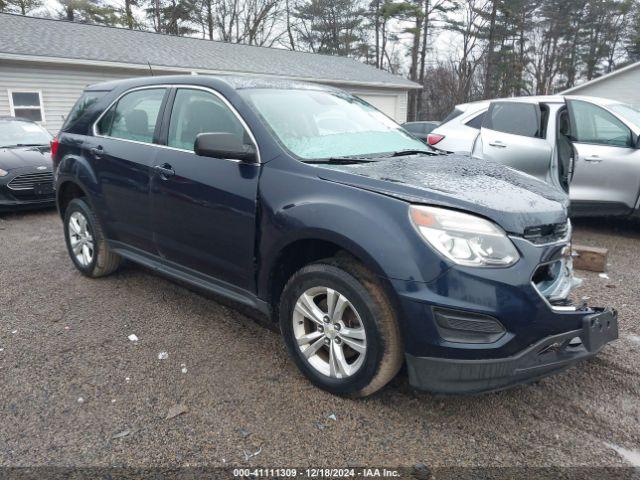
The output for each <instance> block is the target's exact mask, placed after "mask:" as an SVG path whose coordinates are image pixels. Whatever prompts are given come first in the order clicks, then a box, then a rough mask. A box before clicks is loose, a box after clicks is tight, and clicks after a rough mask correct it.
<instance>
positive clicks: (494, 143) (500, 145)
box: [489, 140, 507, 148]
mask: <svg viewBox="0 0 640 480" xmlns="http://www.w3.org/2000/svg"><path fill="white" fill-rule="evenodd" d="M489 146H491V147H496V148H507V146H506V145H505V144H504V143H502V142H501V141H500V140H496V141H495V142H493V143H489Z"/></svg>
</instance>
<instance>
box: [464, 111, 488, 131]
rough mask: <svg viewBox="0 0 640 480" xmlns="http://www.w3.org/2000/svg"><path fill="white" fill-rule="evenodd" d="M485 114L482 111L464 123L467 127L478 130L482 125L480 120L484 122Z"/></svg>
mask: <svg viewBox="0 0 640 480" xmlns="http://www.w3.org/2000/svg"><path fill="white" fill-rule="evenodd" d="M486 115H487V112H482V113H481V114H480V115H476V116H475V117H473V118H472V119H471V120H469V121H468V122H467V123H465V125H466V126H467V127H471V128H475V129H476V130H480V127H482V122H484V117H485V116H486Z"/></svg>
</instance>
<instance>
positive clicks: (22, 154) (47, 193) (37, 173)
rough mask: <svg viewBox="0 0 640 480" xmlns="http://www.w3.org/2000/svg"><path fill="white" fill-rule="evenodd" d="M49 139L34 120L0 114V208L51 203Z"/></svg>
mask: <svg viewBox="0 0 640 480" xmlns="http://www.w3.org/2000/svg"><path fill="white" fill-rule="evenodd" d="M50 142H51V135H50V134H49V132H47V131H46V130H45V129H44V128H42V127H41V126H40V125H38V124H37V123H34V122H32V121H30V120H24V119H20V118H14V117H0V211H12V210H17V209H24V208H36V207H49V206H53V205H54V204H55V195H54V192H53V173H52V163H51V146H50Z"/></svg>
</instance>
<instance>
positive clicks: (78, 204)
mask: <svg viewBox="0 0 640 480" xmlns="http://www.w3.org/2000/svg"><path fill="white" fill-rule="evenodd" d="M73 212H80V213H81V214H82V215H84V217H85V218H86V219H87V229H88V230H89V233H91V236H92V237H93V258H92V259H91V263H89V265H87V266H84V265H82V264H80V263H79V262H78V259H77V258H76V256H75V254H74V253H73V250H72V248H71V239H70V238H69V220H70V219H71V215H72V214H73ZM64 239H65V243H66V244H67V252H69V256H70V257H71V260H72V261H73V264H74V265H75V266H76V268H77V269H78V270H79V271H80V272H82V273H83V274H84V275H86V276H88V277H91V276H92V274H93V271H94V269H95V266H96V262H97V261H98V255H99V254H100V252H99V248H100V246H99V245H100V241H99V240H100V239H98V238H96V228H95V225H94V216H93V212H92V211H91V207H89V205H87V203H86V202H85V201H84V200H82V199H80V198H75V199H73V200H71V202H69V205H68V206H67V208H66V210H65V213H64Z"/></svg>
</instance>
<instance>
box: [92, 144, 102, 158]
mask: <svg viewBox="0 0 640 480" xmlns="http://www.w3.org/2000/svg"><path fill="white" fill-rule="evenodd" d="M89 152H90V153H91V155H93V156H94V157H96V158H101V157H102V156H103V155H104V148H102V145H98V146H97V147H91V148H90V149H89Z"/></svg>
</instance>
